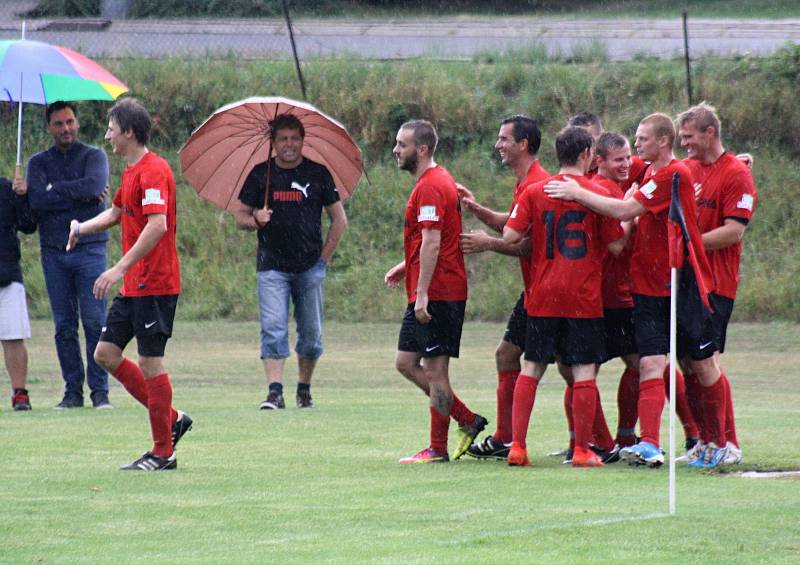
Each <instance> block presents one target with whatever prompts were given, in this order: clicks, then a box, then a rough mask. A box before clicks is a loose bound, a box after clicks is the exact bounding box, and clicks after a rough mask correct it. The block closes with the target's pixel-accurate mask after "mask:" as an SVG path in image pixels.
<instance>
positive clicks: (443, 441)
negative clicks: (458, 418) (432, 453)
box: [430, 406, 450, 455]
mask: <svg viewBox="0 0 800 565" xmlns="http://www.w3.org/2000/svg"><path fill="white" fill-rule="evenodd" d="M430 410H431V448H432V449H435V450H436V451H437V452H438V453H440V454H442V455H444V454H445V453H447V430H448V428H449V427H450V418H449V417H448V416H443V415H441V414H439V411H438V410H437V409H436V408H434V407H433V406H431V407H430Z"/></svg>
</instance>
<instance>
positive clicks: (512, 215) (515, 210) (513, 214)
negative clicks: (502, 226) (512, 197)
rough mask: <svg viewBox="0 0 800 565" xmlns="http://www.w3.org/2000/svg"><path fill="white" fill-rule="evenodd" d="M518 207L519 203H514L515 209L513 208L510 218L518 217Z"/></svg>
mask: <svg viewBox="0 0 800 565" xmlns="http://www.w3.org/2000/svg"><path fill="white" fill-rule="evenodd" d="M517 208H519V204H514V209H513V210H511V214H510V215H509V218H516V217H517Z"/></svg>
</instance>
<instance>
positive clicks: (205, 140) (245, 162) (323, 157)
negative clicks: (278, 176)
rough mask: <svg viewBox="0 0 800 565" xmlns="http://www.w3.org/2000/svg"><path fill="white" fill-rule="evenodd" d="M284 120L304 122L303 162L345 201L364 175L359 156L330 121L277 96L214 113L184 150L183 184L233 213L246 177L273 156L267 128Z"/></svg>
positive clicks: (347, 136) (342, 131)
mask: <svg viewBox="0 0 800 565" xmlns="http://www.w3.org/2000/svg"><path fill="white" fill-rule="evenodd" d="M281 114H291V115H293V116H295V117H297V118H298V119H299V120H300V121H301V122H302V124H303V127H304V128H305V133H306V135H305V139H304V140H303V156H304V157H306V158H308V159H311V160H312V161H316V162H317V163H320V164H322V165H325V166H326V167H327V168H328V170H329V171H330V173H331V175H332V176H333V180H334V182H335V183H336V188H337V189H338V190H339V195H340V196H341V198H342V199H344V198H347V197H348V196H349V195H350V194H351V193H352V192H353V190H355V187H356V185H357V184H358V181H359V179H360V178H361V175H362V174H363V171H364V164H363V162H362V160H361V150H360V149H359V148H358V146H357V145H356V143H355V142H354V141H353V138H352V137H350V134H348V133H347V130H346V129H345V128H344V126H343V125H342V124H340V123H339V122H337V121H336V120H334V119H333V118H331V117H330V116H327V115H325V114H324V113H322V112H320V111H319V110H317V109H316V108H315V107H314V106H312V105H311V104H307V103H305V102H298V101H296V100H291V99H289V98H282V97H279V96H262V97H253V98H247V99H245V100H240V101H239V102H234V103H232V104H228V105H227V106H223V107H222V108H220V109H219V110H217V111H216V112H214V113H213V114H212V115H211V117H209V118H208V119H207V120H206V121H205V122H204V123H203V124H202V125H201V126H200V127H199V128H197V129H196V130H195V131H194V132H193V133H192V135H191V136H190V137H189V139H188V140H187V142H186V144H185V145H184V146H183V148H182V149H181V150H180V158H181V172H182V173H183V176H184V178H186V180H187V181H189V183H190V184H191V185H192V186H193V187H194V189H195V190H196V191H197V193H198V194H199V195H200V196H201V197H202V198H204V199H206V200H208V201H209V202H211V203H212V204H214V205H216V206H218V207H220V208H222V209H223V210H230V211H233V210H235V209H236V207H237V203H238V198H237V197H238V195H239V191H240V190H241V189H242V185H243V184H244V181H245V179H246V178H247V175H248V174H249V173H250V171H251V170H252V169H253V167H254V166H255V165H257V164H258V163H263V162H264V161H266V160H267V158H268V156H271V154H272V146H271V143H270V129H269V122H270V121H271V120H274V119H275V118H276V117H277V116H279V115H281Z"/></svg>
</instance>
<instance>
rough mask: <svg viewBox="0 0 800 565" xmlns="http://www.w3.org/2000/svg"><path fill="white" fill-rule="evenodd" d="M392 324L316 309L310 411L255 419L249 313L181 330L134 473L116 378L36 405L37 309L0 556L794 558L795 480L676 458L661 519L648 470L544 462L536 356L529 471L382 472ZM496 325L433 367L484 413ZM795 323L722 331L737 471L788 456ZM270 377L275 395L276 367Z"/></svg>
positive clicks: (660, 497) (403, 412)
mask: <svg viewBox="0 0 800 565" xmlns="http://www.w3.org/2000/svg"><path fill="white" fill-rule="evenodd" d="M396 331H397V325H395V324H358V325H355V324H352V325H350V324H347V325H345V324H336V323H330V324H328V325H327V326H326V346H327V348H328V350H327V353H326V354H325V356H324V357H323V359H322V361H321V362H320V366H319V368H318V375H317V380H316V384H315V386H314V393H315V401H316V403H317V407H316V408H314V409H313V410H308V411H303V412H300V411H298V410H297V409H295V408H294V407H293V406H291V407H289V408H287V410H285V411H281V412H260V411H259V410H258V409H257V406H258V403H259V401H260V400H262V399H263V396H264V394H265V386H264V382H263V376H262V373H261V368H260V362H259V360H258V355H257V341H258V331H257V326H256V325H255V324H253V323H226V322H213V323H212V322H203V323H180V324H178V326H177V328H176V336H175V338H174V339H173V341H171V342H170V344H169V346H168V366H169V368H170V371H171V373H172V376H173V383H174V388H175V397H174V400H175V405H176V406H177V407H178V408H182V409H185V410H186V411H188V412H189V413H191V415H192V416H193V417H194V419H195V428H194V430H193V431H192V432H190V433H189V434H188V435H187V436H186V437H185V439H184V440H183V441H182V443H181V445H180V446H179V453H178V455H179V457H178V459H179V468H178V470H177V471H176V472H171V473H155V474H139V473H122V472H120V471H118V470H117V467H118V465H120V464H123V463H128V462H130V461H132V460H133V459H134V458H136V457H138V456H139V455H140V454H141V453H142V452H143V451H144V450H146V449H148V448H149V445H150V439H149V431H148V426H147V423H146V416H145V412H144V410H143V409H142V408H141V407H139V406H138V405H136V404H135V402H134V401H133V400H132V399H131V398H130V397H128V396H127V395H126V393H125V392H124V391H123V390H122V389H121V388H120V387H119V386H118V384H117V383H116V382H115V383H114V384H113V386H112V391H111V399H112V402H113V403H114V404H115V405H116V409H115V410H113V411H103V412H98V411H94V410H91V409H88V408H84V409H78V410H71V411H66V412H58V411H55V410H52V409H51V408H50V407H51V406H52V405H54V404H55V403H56V402H58V400H60V392H61V384H60V378H59V377H58V376H57V370H56V367H57V362H56V358H55V354H54V351H53V347H52V341H51V335H52V326H51V325H50V323H49V322H47V321H38V322H35V323H34V338H33V339H32V340H31V341H30V342H29V347H30V354H31V368H30V373H31V379H30V384H29V388H30V390H31V394H32V401H33V405H34V410H33V411H32V412H29V413H12V412H11V410H10V407H9V406H8V404H7V401H4V403H3V405H2V409H1V410H0V441H1V442H2V445H3V446H5V450H4V456H5V460H4V462H3V463H2V465H0V468H2V480H1V481H0V503H1V504H2V512H0V562H2V563H59V562H61V563H125V562H148V563H154V562H156V563H268V562H269V563H293V562H296V563H361V562H364V563H403V564H415V563H434V562H436V563H538V562H547V561H554V562H559V563H585V562H607V563H619V562H623V561H631V562H633V561H642V562H644V561H647V562H651V563H754V562H761V563H797V562H798V561H800V522H798V520H797V516H798V509H800V482H797V481H793V480H787V479H781V480H768V479H760V480H755V479H744V478H740V477H737V476H735V475H734V474H733V473H731V472H730V471H731V470H728V469H726V470H724V471H723V472H719V473H704V472H694V471H690V470H688V469H686V468H685V467H679V469H678V473H677V485H678V487H677V491H678V498H677V509H678V511H677V515H676V516H674V517H668V516H666V515H665V514H666V510H667V471H666V468H663V469H660V470H644V469H631V468H629V467H627V466H622V465H621V464H618V465H614V466H609V467H607V468H605V469H589V470H578V469H571V468H567V467H564V466H563V465H561V463H560V460H557V459H555V458H548V457H546V455H545V454H546V453H547V452H548V451H551V450H554V449H557V448H559V447H562V446H563V445H564V444H565V442H566V432H565V423H564V417H563V414H562V411H561V396H562V391H563V388H562V385H561V383H560V381H559V378H558V377H557V375H556V374H555V372H554V371H553V370H551V371H550V372H548V374H547V375H546V376H545V378H544V381H543V384H542V386H541V387H540V389H539V391H540V392H539V395H538V397H537V402H536V406H535V408H534V415H533V419H532V424H531V429H530V433H529V450H530V451H531V455H532V462H533V466H532V467H529V468H514V469H511V468H508V467H507V466H506V465H504V464H501V463H495V462H481V461H475V460H469V459H466V458H465V459H462V460H460V461H457V462H454V463H451V464H448V465H432V466H400V465H398V464H397V462H396V461H397V458H398V457H400V456H402V455H406V454H409V453H412V452H414V451H416V450H418V449H419V448H421V447H423V446H424V445H426V443H427V414H428V409H427V402H426V400H425V399H424V398H423V397H422V395H421V394H420V393H419V392H417V391H416V390H415V389H413V388H412V386H411V385H410V384H408V383H407V382H405V381H404V380H403V379H402V378H401V377H400V376H399V375H398V374H396V373H395V371H394V368H393V357H394V349H395V343H396ZM501 331H502V326H501V325H499V324H488V323H469V324H467V326H466V327H465V332H464V338H463V340H462V357H461V359H459V360H457V361H454V362H453V364H452V374H453V377H452V380H453V382H454V386H455V388H456V391H457V392H458V393H459V395H460V396H461V397H462V398H463V399H464V400H465V401H466V402H467V403H468V404H469V405H470V406H471V407H473V409H475V410H477V411H479V412H481V413H482V414H484V415H486V416H487V417H488V418H489V419H490V420H492V421H493V420H494V387H495V376H494V370H493V358H492V353H493V350H494V346H495V345H496V341H497V339H498V337H499V336H500V334H501ZM799 333H800V327H798V326H797V325H790V324H770V325H735V326H734V327H732V328H731V331H730V333H729V353H727V354H726V356H725V365H726V368H727V371H728V374H729V375H730V378H731V380H732V382H733V384H734V394H735V396H736V401H737V403H736V408H737V416H738V428H739V437H740V439H741V441H742V444H743V448H744V453H745V464H743V465H741V466H740V467H741V469H778V468H780V469H788V468H793V469H796V468H798V466H800V442H798V441H797V433H796V431H797V426H798V423H800V419H798V410H797V406H798V405H800V386H798V377H800V375H798V369H797V367H798V364H800V353H798V351H797V347H796V346H797V343H798V334H799ZM620 372H621V371H620V367H619V365H617V364H615V363H612V364H610V365H609V366H608V367H606V368H604V370H603V372H602V374H601V390H602V393H603V397H604V400H605V404H606V407H607V413H608V415H609V420H610V423H611V424H612V425H613V423H614V422H615V420H616V417H615V410H614V408H613V397H614V390H615V386H616V379H617V376H618V375H619V373H620ZM289 375H290V376H289V378H288V379H287V383H288V386H287V392H288V393H289V395H288V396H289V397H293V394H292V391H293V386H294V376H293V375H296V373H295V371H294V369H293V368H292V370H290V372H289ZM492 425H493V422H492ZM492 425H490V427H491V426H492ZM664 429H666V427H665V428H664ZM451 430H453V428H452V427H451ZM453 437H454V434H453V435H452V437H451V446H452V444H453ZM663 439H664V443H665V444H666V432H665V433H664V434H663ZM736 470H740V469H738V468H737V469H736Z"/></svg>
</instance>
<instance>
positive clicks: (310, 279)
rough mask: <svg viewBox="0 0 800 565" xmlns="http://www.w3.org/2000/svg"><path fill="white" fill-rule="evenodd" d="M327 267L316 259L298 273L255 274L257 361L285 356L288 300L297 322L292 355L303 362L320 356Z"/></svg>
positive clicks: (287, 350) (270, 272)
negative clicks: (258, 331)
mask: <svg viewBox="0 0 800 565" xmlns="http://www.w3.org/2000/svg"><path fill="white" fill-rule="evenodd" d="M326 272H327V265H326V264H325V261H323V260H322V259H320V260H319V261H317V263H316V264H315V265H314V266H313V267H311V268H310V269H309V270H307V271H303V272H302V273H284V272H282V271H259V272H258V308H259V313H260V317H261V358H262V359H285V358H286V357H289V299H290V298H291V300H292V302H293V303H294V320H295V322H296V323H297V344H296V345H295V348H294V350H295V352H297V354H298V355H299V356H300V357H305V358H306V359H317V358H318V357H319V356H320V355H322V289H323V286H324V284H325V273H326Z"/></svg>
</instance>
